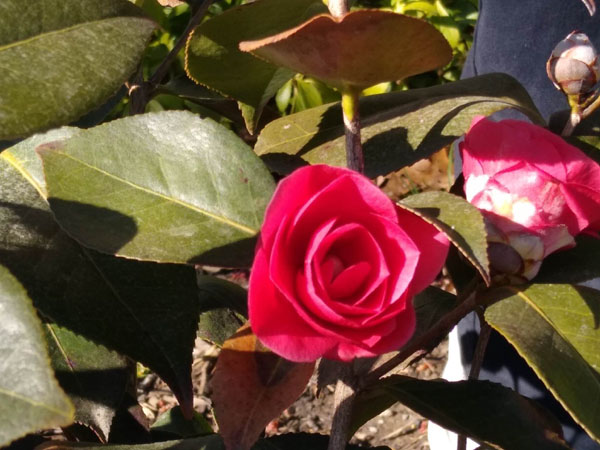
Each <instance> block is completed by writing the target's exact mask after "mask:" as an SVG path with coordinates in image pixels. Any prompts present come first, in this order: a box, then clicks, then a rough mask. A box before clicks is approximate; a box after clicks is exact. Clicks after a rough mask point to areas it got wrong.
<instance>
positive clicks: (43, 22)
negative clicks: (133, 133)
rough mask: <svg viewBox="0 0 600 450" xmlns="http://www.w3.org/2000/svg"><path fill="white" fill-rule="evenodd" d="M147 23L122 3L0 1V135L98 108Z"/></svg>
mask: <svg viewBox="0 0 600 450" xmlns="http://www.w3.org/2000/svg"><path fill="white" fill-rule="evenodd" d="M154 27H155V24H154V23H153V22H152V21H151V20H149V19H148V18H146V17H144V16H143V13H142V11H141V10H140V9H138V8H136V7H135V6H134V5H133V4H131V2H128V1H127V0H103V1H97V0H30V1H26V2H23V1H21V0H3V1H2V2H0V67H2V76H1V77H0V139H6V138H13V137H19V136H25V135H28V134H31V133H33V132H35V131H38V130H43V129H47V128H51V127H53V126H58V125H62V124H65V123H68V122H71V121H73V120H75V119H77V118H79V117H80V116H82V115H83V114H85V113H86V112H88V111H90V110H92V109H93V108H95V107H97V106H100V105H101V104H102V103H104V102H105V101H106V100H107V99H108V98H109V97H110V96H111V95H113V94H114V93H115V92H116V91H117V90H118V89H119V87H120V86H121V85H122V84H123V83H124V82H125V81H126V80H127V79H128V78H129V76H130V75H131V74H132V73H133V72H134V70H135V69H136V67H137V65H138V64H139V61H140V59H141V57H142V53H143V52H144V50H145V49H146V44H147V42H148V39H149V38H150V34H151V33H152V30H153V29H154Z"/></svg>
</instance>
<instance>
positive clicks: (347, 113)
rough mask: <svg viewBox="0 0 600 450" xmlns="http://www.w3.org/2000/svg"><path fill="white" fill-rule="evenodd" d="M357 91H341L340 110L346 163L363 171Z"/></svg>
mask: <svg viewBox="0 0 600 450" xmlns="http://www.w3.org/2000/svg"><path fill="white" fill-rule="evenodd" d="M358 97H359V91H358V90H356V89H352V88H350V89H346V90H345V91H343V92H342V112H343V115H344V131H345V134H346V164H347V166H348V168H349V169H351V170H356V171H357V172H360V173H363V172H364V171H365V158H364V156H363V149H362V143H361V140H360V114H359V112H358V104H359V102H358Z"/></svg>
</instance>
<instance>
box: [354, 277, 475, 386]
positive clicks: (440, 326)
mask: <svg viewBox="0 0 600 450" xmlns="http://www.w3.org/2000/svg"><path fill="white" fill-rule="evenodd" d="M478 281H479V280H478V279H477V278H476V279H475V280H473V281H472V282H471V284H469V286H468V287H467V288H466V289H465V291H464V292H463V293H462V295H460V296H459V297H458V298H457V303H458V305H457V306H456V308H454V309H453V310H452V311H450V312H449V313H448V314H446V315H445V316H444V317H442V318H441V319H440V320H438V321H437V322H436V323H435V324H434V325H433V326H432V327H431V328H430V329H429V330H428V331H427V332H425V333H424V334H422V335H421V336H419V337H418V338H417V339H414V340H412V341H410V342H409V343H408V344H407V345H406V346H405V347H404V348H402V349H401V350H400V352H398V354H397V355H396V356H394V357H393V358H391V359H390V360H388V361H386V362H385V363H383V364H382V365H381V366H379V367H377V368H375V369H374V370H373V371H371V372H370V373H368V374H367V376H366V377H364V378H363V379H362V380H361V383H360V384H361V387H364V386H367V385H369V384H371V383H374V382H376V381H377V380H378V379H379V378H381V377H382V376H384V375H385V374H387V373H388V372H389V371H391V370H392V369H394V368H395V367H396V366H398V365H399V364H402V363H403V362H404V361H405V360H406V359H408V358H409V357H410V356H411V355H412V354H413V353H415V352H416V351H418V350H421V349H424V348H428V347H429V346H430V345H431V343H432V342H437V341H438V340H439V339H440V338H441V337H442V336H444V335H446V334H448V333H449V332H450V330H451V329H452V327H453V326H454V325H456V324H457V323H458V322H459V320H460V319H462V318H463V317H465V316H466V315H467V314H468V313H470V312H471V311H473V310H474V309H475V308H476V307H477V304H478V303H477V288H478V287H479V282H478Z"/></svg>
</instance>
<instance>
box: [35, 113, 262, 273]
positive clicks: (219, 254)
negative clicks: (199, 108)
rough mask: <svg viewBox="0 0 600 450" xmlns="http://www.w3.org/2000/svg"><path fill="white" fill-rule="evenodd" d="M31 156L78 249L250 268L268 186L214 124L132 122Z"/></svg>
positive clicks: (172, 119)
mask: <svg viewBox="0 0 600 450" xmlns="http://www.w3.org/2000/svg"><path fill="white" fill-rule="evenodd" d="M38 153H39V155H40V156H41V157H42V161H43V164H44V173H45V175H46V183H47V186H48V193H49V202H50V207H51V209H52V212H53V213H54V215H55V217H56V220H57V221H58V222H59V223H60V225H61V226H62V227H63V229H64V230H65V231H66V232H67V233H69V234H70V235H71V236H73V237H74V238H75V239H77V240H78V241H79V242H81V243H82V244H83V245H85V246H87V247H90V248H93V249H96V250H99V251H102V252H105V253H110V254H116V255H118V256H125V257H128V258H135V259H141V260H152V261H158V262H176V263H205V264H212V265H217V266H240V265H249V264H250V263H251V261H252V259H253V256H254V240H253V238H254V237H255V236H256V234H257V233H258V231H259V229H260V225H261V223H262V220H263V215H264V211H265V208H266V205H267V203H268V202H269V200H270V198H271V195H272V193H273V190H274V182H273V179H272V177H271V175H270V174H269V172H268V170H267V169H266V167H265V166H264V165H263V164H262V162H261V161H260V160H259V159H258V158H257V157H256V156H255V155H254V154H253V152H252V150H251V149H250V147H248V146H247V145H246V144H245V143H243V142H242V141H241V139H239V138H238V137H237V136H236V135H235V134H233V133H232V132H231V131H229V130H227V129H226V128H224V127H223V126H221V125H219V124H217V123H215V122H213V121H212V120H210V119H204V120H203V119H200V118H198V117H197V116H195V115H194V114H191V113H189V112H182V111H179V112H178V111H169V112H162V113H156V114H144V115H139V116H133V117H128V118H125V119H120V120H115V121H113V122H109V123H106V124H104V125H101V126H99V127H96V128H92V129H89V130H85V131H81V132H80V133H78V134H77V135H75V136H73V137H72V138H71V139H69V140H67V141H63V142H60V143H51V144H48V145H45V146H41V147H38ZM124 155H126V156H124Z"/></svg>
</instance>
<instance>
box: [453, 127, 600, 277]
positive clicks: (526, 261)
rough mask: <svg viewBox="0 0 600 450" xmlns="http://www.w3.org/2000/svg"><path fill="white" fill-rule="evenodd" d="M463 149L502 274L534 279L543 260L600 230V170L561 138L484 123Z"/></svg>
mask: <svg viewBox="0 0 600 450" xmlns="http://www.w3.org/2000/svg"><path fill="white" fill-rule="evenodd" d="M460 149H461V152H462V157H463V173H464V177H465V195H466V197H467V200H468V201H469V202H470V203H472V204H473V205H475V206H476V207H478V208H479V209H482V210H484V212H485V218H486V223H487V225H488V235H489V240H490V259H491V262H492V265H493V266H494V267H495V268H496V269H499V271H502V272H508V273H513V274H516V275H520V276H522V277H524V278H526V279H532V278H533V277H534V276H535V275H536V274H537V272H538V270H539V268H540V265H541V262H542V259H543V258H544V257H546V256H547V255H549V254H550V253H552V252H555V251H556V250H559V249H563V248H568V247H572V246H574V245H575V241H574V239H573V237H574V236H576V235H577V234H579V233H581V232H582V231H584V230H585V231H590V232H597V231H598V230H600V166H599V165H598V164H597V163H596V162H595V161H593V160H592V159H590V158H588V157H587V156H586V155H585V154H584V153H583V152H582V151H581V150H579V149H578V148H576V147H573V146H572V145H569V144H567V143H566V142H565V141H564V140H563V139H561V138H560V137H559V136H556V135H555V134H553V133H551V132H550V131H548V130H546V129H544V128H541V127H538V126H536V125H532V124H530V123H527V122H521V121H516V120H504V121H501V122H492V121H490V120H487V119H485V118H483V117H477V118H475V119H474V120H473V123H472V124H471V128H470V130H469V132H468V133H467V134H466V136H465V140H464V142H463V143H462V144H461V146H460ZM505 247H509V248H512V249H514V250H516V261H515V260H512V261H511V255H510V254H509V252H506V251H505ZM503 248H504V250H503ZM513 253H514V252H513Z"/></svg>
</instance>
